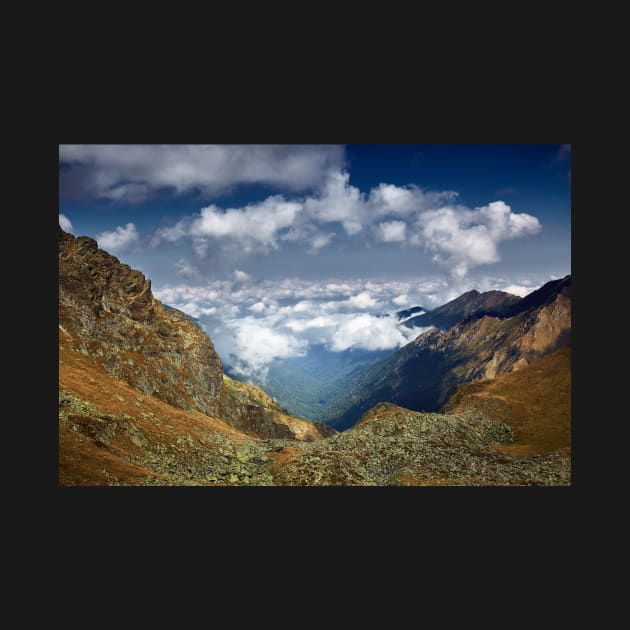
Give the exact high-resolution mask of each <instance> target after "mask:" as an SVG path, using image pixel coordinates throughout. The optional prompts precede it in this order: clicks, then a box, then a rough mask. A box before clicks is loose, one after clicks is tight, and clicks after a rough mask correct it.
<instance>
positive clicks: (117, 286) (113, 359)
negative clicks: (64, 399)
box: [59, 228, 329, 439]
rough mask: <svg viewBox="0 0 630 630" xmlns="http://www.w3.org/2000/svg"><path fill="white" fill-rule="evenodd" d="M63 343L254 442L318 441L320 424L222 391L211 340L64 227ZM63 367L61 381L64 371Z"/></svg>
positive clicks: (146, 391)
mask: <svg viewBox="0 0 630 630" xmlns="http://www.w3.org/2000/svg"><path fill="white" fill-rule="evenodd" d="M59 339H60V344H62V345H63V347H64V351H67V352H75V353H80V354H82V355H84V356H86V357H89V359H90V360H91V361H92V363H93V364H94V369H95V370H99V371H102V372H104V373H105V374H106V375H107V376H108V377H109V378H110V379H113V380H116V381H124V382H125V383H127V384H128V385H129V386H131V387H132V388H133V389H135V390H137V391H138V392H140V393H141V394H143V395H145V396H151V397H153V398H156V399H158V400H160V401H162V402H164V403H167V404H168V405H170V406H172V407H175V408H177V409H181V410H183V411H186V412H189V411H198V412H200V413H202V414H204V415H206V416H210V417H213V418H219V419H221V420H223V421H225V422H226V423H227V424H229V425H231V426H233V427H234V428H236V429H238V430H240V431H243V432H244V433H247V434H249V435H252V436H256V437H271V438H273V437H283V438H284V437H292V438H295V439H321V438H322V437H323V436H324V435H328V434H329V429H328V427H323V426H321V425H317V424H314V423H311V422H309V421H306V420H303V419H298V418H294V419H289V417H288V415H287V414H285V413H283V412H282V411H281V410H280V409H278V408H274V407H273V406H270V405H269V404H261V403H260V400H258V402H255V401H254V400H252V397H251V396H250V397H247V396H245V397H244V396H243V395H242V392H240V393H238V392H236V391H235V389H234V388H231V387H225V386H224V375H223V366H222V363H221V359H220V358H219V355H218V354H217V353H216V351H215V349H214V346H213V344H212V342H211V341H210V339H209V338H208V336H207V335H206V333H205V332H203V330H201V329H200V328H199V327H198V326H197V325H196V324H195V323H194V322H191V320H190V318H189V317H188V316H186V315H184V314H183V313H181V312H180V311H178V310H176V309H165V308H164V307H163V305H162V304H161V303H160V302H159V301H158V300H156V299H155V298H154V297H153V294H152V292H151V281H150V280H148V279H146V278H145V277H144V275H143V274H142V273H140V272H139V271H136V270H133V269H131V268H130V267H129V266H128V265H124V264H122V263H120V261H119V260H118V259H117V258H115V257H114V256H111V255H110V254H108V253H107V252H105V251H103V250H101V249H99V248H98V245H97V243H96V241H94V240H93V239H91V238H88V237H79V238H75V237H74V236H72V235H70V234H67V233H66V232H64V231H63V230H62V229H61V228H59ZM63 367H64V366H63V364H61V365H60V372H61V374H60V377H61V378H63V376H64V372H65V369H63Z"/></svg>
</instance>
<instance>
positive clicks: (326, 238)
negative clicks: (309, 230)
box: [309, 232, 336, 254]
mask: <svg viewBox="0 0 630 630" xmlns="http://www.w3.org/2000/svg"><path fill="white" fill-rule="evenodd" d="M335 236H336V234H335V233H334V232H328V233H327V234H322V233H321V232H320V233H318V234H315V236H313V237H312V238H311V240H310V241H309V243H310V246H311V247H310V249H309V253H310V254H317V253H319V250H320V249H322V248H323V247H327V246H328V245H330V243H331V242H332V240H333V238H335Z"/></svg>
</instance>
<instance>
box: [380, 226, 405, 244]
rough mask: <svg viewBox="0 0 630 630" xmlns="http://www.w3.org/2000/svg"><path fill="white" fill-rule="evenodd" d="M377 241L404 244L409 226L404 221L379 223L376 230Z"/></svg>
mask: <svg viewBox="0 0 630 630" xmlns="http://www.w3.org/2000/svg"><path fill="white" fill-rule="evenodd" d="M374 231H375V232H376V239H377V240H379V241H383V242H384V243H403V242H404V241H405V236H406V233H407V224H406V223H405V222H404V221H384V222H383V223H379V224H378V225H377V226H376V227H375V230H374Z"/></svg>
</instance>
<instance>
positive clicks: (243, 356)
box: [228, 317, 308, 379]
mask: <svg viewBox="0 0 630 630" xmlns="http://www.w3.org/2000/svg"><path fill="white" fill-rule="evenodd" d="M228 325H229V326H230V328H231V329H232V331H233V342H234V346H233V352H234V354H235V355H236V356H237V357H238V359H239V363H237V364H236V365H235V366H234V370H235V371H236V372H239V373H241V374H243V375H247V376H249V375H251V374H252V373H256V374H257V375H258V376H259V377H262V378H263V379H264V377H265V376H266V368H267V366H268V365H269V364H270V363H271V362H272V361H273V360H274V359H286V358H289V357H295V356H302V355H304V354H306V350H307V348H308V343H307V342H306V341H305V340H303V339H299V338H298V337H295V336H293V335H288V334H283V333H281V332H278V331H277V330H274V329H273V328H272V327H270V326H266V325H265V324H264V323H263V322H260V321H258V320H256V319H252V318H251V317H245V318H243V319H239V320H234V321H232V322H230V323H229V324H228Z"/></svg>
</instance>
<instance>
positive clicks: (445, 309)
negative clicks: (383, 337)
mask: <svg viewBox="0 0 630 630" xmlns="http://www.w3.org/2000/svg"><path fill="white" fill-rule="evenodd" d="M520 301H521V298H520V297H518V296H517V295H512V294H511V293H505V292H504V291H486V292H485V293H479V291H476V290H475V289H473V290H472V291H468V292H467V293H463V294H462V295H460V296H459V297H457V298H455V299H454V300H451V301H450V302H447V303H446V304H444V305H443V306H440V307H438V308H435V309H433V310H432V311H428V312H426V313H424V314H422V315H418V316H416V317H412V318H411V319H408V320H407V321H406V322H405V323H404V325H405V326H407V327H408V328H417V327H427V326H436V327H437V328H439V329H440V330H446V329H448V328H450V327H451V326H454V325H455V324H457V323H458V322H461V321H464V320H465V319H468V318H469V317H473V316H478V315H483V314H488V315H495V316H501V315H503V314H505V313H506V312H507V310H508V309H509V307H511V306H513V305H515V304H518V303H519V302H520Z"/></svg>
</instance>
